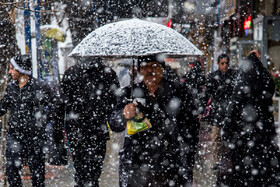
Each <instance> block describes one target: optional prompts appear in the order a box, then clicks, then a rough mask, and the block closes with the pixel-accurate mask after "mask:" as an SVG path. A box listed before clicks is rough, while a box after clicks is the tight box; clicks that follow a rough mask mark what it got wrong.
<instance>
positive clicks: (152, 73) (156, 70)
mask: <svg viewBox="0 0 280 187" xmlns="http://www.w3.org/2000/svg"><path fill="white" fill-rule="evenodd" d="M140 74H141V75H142V76H143V78H144V83H145V84H146V85H157V84H159V83H160V81H161V79H162V74H163V69H162V67H161V65H160V64H159V63H157V62H149V63H145V64H144V65H142V66H141V67H140Z"/></svg>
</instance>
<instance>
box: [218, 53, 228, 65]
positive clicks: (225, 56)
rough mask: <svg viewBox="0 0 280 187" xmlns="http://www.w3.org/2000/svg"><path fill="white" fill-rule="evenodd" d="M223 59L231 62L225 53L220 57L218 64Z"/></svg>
mask: <svg viewBox="0 0 280 187" xmlns="http://www.w3.org/2000/svg"><path fill="white" fill-rule="evenodd" d="M223 58H226V59H227V60H228V62H229V56H228V55H227V54H225V53H223V54H221V55H219V56H218V60H217V62H218V63H219V62H220V60H221V59H223Z"/></svg>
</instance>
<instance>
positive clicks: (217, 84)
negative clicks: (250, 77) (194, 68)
mask: <svg viewBox="0 0 280 187" xmlns="http://www.w3.org/2000/svg"><path fill="white" fill-rule="evenodd" d="M217 63H218V66H219V69H218V70H216V71H214V72H213V73H210V74H209V75H208V76H207V79H206V84H205V96H204V98H203V100H204V106H206V105H207V104H209V105H210V107H209V108H210V112H209V116H207V118H208V122H209V124H210V125H212V131H211V135H210V136H211V141H212V152H213V157H214V162H215V163H214V164H215V165H214V168H213V169H215V170H216V169H217V166H218V163H219V159H220V155H221V152H222V144H221V130H220V127H221V125H222V122H223V119H224V117H225V111H226V107H227V105H228V103H229V101H230V97H231V94H232V90H233V87H234V84H235V79H236V76H237V71H236V70H233V69H230V68H229V66H230V59H229V56H228V55H227V54H221V55H219V56H218V60H217Z"/></svg>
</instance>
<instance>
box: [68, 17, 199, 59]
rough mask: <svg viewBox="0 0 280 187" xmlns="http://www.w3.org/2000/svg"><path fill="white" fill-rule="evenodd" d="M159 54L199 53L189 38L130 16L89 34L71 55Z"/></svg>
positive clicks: (123, 55) (195, 54) (116, 55)
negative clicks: (128, 18)
mask: <svg viewBox="0 0 280 187" xmlns="http://www.w3.org/2000/svg"><path fill="white" fill-rule="evenodd" d="M156 54H166V55H168V56H174V57H175V56H176V57H184V56H200V55H202V52H201V51H200V50H198V49H197V48H196V47H195V46H194V45H193V44H192V43H191V42H190V41H189V40H188V39H186V38H185V37H184V36H183V35H181V34H180V33H178V32H177V31H175V30H173V29H171V28H168V27H166V26H164V25H160V24H157V23H153V22H149V21H143V20H139V19H130V20H126V21H119V22H115V23H110V24H107V25H104V26H102V27H99V28H98V29H96V30H94V31H93V32H91V33H90V34H89V35H88V36H86V37H85V38H84V39H83V40H82V41H81V42H80V43H79V44H78V45H77V46H76V47H75V48H74V50H73V51H72V52H71V53H70V55H69V56H73V57H75V56H79V57H90V56H97V57H122V58H125V57H138V56H147V55H156Z"/></svg>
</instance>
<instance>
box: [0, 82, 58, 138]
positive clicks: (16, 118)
mask: <svg viewBox="0 0 280 187" xmlns="http://www.w3.org/2000/svg"><path fill="white" fill-rule="evenodd" d="M53 99H54V94H53V93H52V91H51V89H50V87H49V86H48V85H45V84H43V83H41V82H39V81H38V80H37V79H35V78H32V77H29V80H28V82H27V83H26V84H25V85H24V87H22V88H19V85H18V83H17V82H16V81H12V82H10V83H9V84H8V85H7V88H6V93H5V95H4V97H3V98H2V100H1V102H0V115H4V114H6V113H7V112H8V111H9V112H10V116H9V120H8V130H7V133H8V134H9V135H11V136H13V138H16V139H22V140H31V139H34V138H35V137H36V138H39V139H42V138H44V137H45V125H46V121H47V119H48V114H49V111H50V108H51V103H52V102H53ZM34 140H36V139H34Z"/></svg>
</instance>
